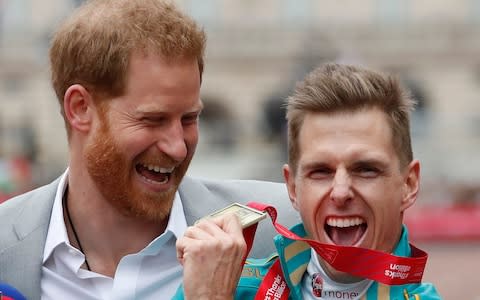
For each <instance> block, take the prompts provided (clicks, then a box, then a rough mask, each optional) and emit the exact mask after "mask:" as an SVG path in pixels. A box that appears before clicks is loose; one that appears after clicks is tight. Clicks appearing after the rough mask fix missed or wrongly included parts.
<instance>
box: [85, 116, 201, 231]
mask: <svg viewBox="0 0 480 300" xmlns="http://www.w3.org/2000/svg"><path fill="white" fill-rule="evenodd" d="M120 149H121V147H120V146H118V145H117V144H116V142H115V140H114V139H113V135H112V134H111V132H110V130H109V126H108V124H107V121H106V120H105V118H103V120H102V126H101V128H100V130H99V131H98V133H96V135H95V137H94V142H93V143H92V144H89V145H88V146H87V147H86V148H85V152H84V157H85V160H86V166H87V171H88V173H89V174H90V176H91V177H92V180H93V181H94V183H95V185H96V187H97V188H98V190H99V191H100V193H101V195H102V196H103V197H104V198H105V199H106V200H107V201H108V202H109V203H110V204H111V205H112V206H113V207H115V208H116V209H117V210H118V211H119V212H120V213H121V214H122V215H124V216H129V217H136V218H143V219H145V220H149V221H153V222H162V221H165V220H166V218H168V215H169V213H170V210H171V208H172V204H173V200H174V197H175V192H176V191H177V189H178V186H179V184H180V181H181V180H182V178H183V176H184V175H185V173H186V171H187V168H188V165H189V164H190V161H191V158H192V156H191V155H190V156H189V157H187V158H186V159H185V160H184V161H183V162H182V163H181V164H180V165H178V166H177V167H176V168H175V170H174V171H173V173H172V174H171V175H170V179H169V180H173V181H174V184H173V185H172V187H171V188H170V189H169V190H167V191H164V192H151V191H146V190H141V189H140V188H139V186H138V185H135V184H134V180H135V179H134V177H135V176H138V175H137V174H135V172H136V169H135V165H134V162H131V161H129V160H128V159H127V157H126V156H125V155H124V154H123V153H122V152H121V150H120ZM145 156H147V155H145ZM139 161H142V162H144V161H156V162H161V163H166V164H167V165H170V166H171V165H173V164H172V159H170V158H168V157H165V155H162V156H161V157H159V156H156V157H155V158H154V157H151V156H150V157H140V159H139Z"/></svg>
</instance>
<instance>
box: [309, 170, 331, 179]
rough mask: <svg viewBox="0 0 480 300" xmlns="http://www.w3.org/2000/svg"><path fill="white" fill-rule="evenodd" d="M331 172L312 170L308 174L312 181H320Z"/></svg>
mask: <svg viewBox="0 0 480 300" xmlns="http://www.w3.org/2000/svg"><path fill="white" fill-rule="evenodd" d="M332 172H333V171H332V170H331V169H328V168H319V169H315V170H312V172H311V173H310V177H311V178H313V179H321V178H326V177H328V176H330V175H331V174H332Z"/></svg>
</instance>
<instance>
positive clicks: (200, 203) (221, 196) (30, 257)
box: [0, 177, 300, 300]
mask: <svg viewBox="0 0 480 300" xmlns="http://www.w3.org/2000/svg"><path fill="white" fill-rule="evenodd" d="M58 184H59V179H57V180H55V181H54V182H52V183H50V184H48V185H45V186H42V187H40V188H38V189H36V190H33V191H31V192H28V193H26V194H23V195H20V196H17V197H15V198H12V199H10V200H8V201H6V202H4V203H3V204H1V205H0V282H5V283H8V284H10V285H12V286H14V287H15V288H17V289H18V290H19V291H20V292H22V293H23V294H24V295H25V296H26V297H27V299H31V300H35V299H40V296H41V290H40V279H41V272H42V259H43V250H44V248H45V240H46V236H47V231H48V225H49V221H50V214H51V211H52V207H53V202H54V199H55V193H56V190H57V187H58ZM179 193H180V197H181V199H182V204H183V208H184V211H185V217H186V219H187V223H188V224H189V225H191V224H193V223H194V222H195V221H196V220H197V219H199V218H201V217H203V216H205V215H207V214H209V213H211V212H213V211H215V210H217V209H220V208H223V207H225V206H227V205H228V204H230V203H232V202H240V203H246V202H248V201H258V202H264V203H270V204H274V205H275V206H276V207H277V209H278V211H279V221H280V222H281V223H282V224H284V225H286V226H287V227H289V226H291V225H294V224H295V223H298V222H300V218H299V217H298V215H297V214H296V212H295V211H294V210H293V209H292V208H291V205H290V201H289V200H288V196H287V191H286V187H285V185H284V184H279V183H271V182H262V181H248V180H228V181H219V180H205V179H193V178H190V177H185V178H184V179H183V181H182V183H181V185H180V188H179ZM274 235H275V232H274V229H273V227H272V225H271V222H270V220H266V221H263V222H261V224H260V225H259V226H258V230H257V235H256V238H255V242H254V247H253V249H252V252H250V256H251V257H263V256H267V255H268V254H270V253H271V252H273V251H274V246H273V241H272V238H273V236H274Z"/></svg>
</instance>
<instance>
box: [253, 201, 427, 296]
mask: <svg viewBox="0 0 480 300" xmlns="http://www.w3.org/2000/svg"><path fill="white" fill-rule="evenodd" d="M247 205H248V206H249V207H251V208H254V209H257V210H260V211H264V212H266V213H268V215H269V216H270V218H271V219H272V223H273V226H274V227H275V229H276V230H277V232H278V233H280V234H281V235H283V236H284V237H286V238H289V239H291V240H297V241H304V242H306V243H308V244H309V245H310V246H311V247H312V248H313V249H314V250H315V252H317V253H318V255H320V256H321V257H322V258H323V260H325V261H326V262H328V263H329V264H330V265H331V266H332V267H334V268H335V269H336V270H338V271H341V272H346V273H349V274H351V275H354V276H357V277H362V278H368V279H371V280H374V281H378V282H381V283H383V284H387V285H401V284H408V283H420V282H421V281H422V276H423V271H424V269H425V264H426V262H427V257H428V255H427V253H426V252H424V251H423V250H420V249H418V248H416V247H415V246H413V245H412V244H410V247H411V250H412V253H411V255H412V256H411V257H401V256H396V255H392V254H388V253H384V252H381V251H376V250H371V249H365V248H359V247H352V246H338V245H329V244H322V243H319V242H317V241H314V240H311V239H304V238H301V237H299V236H298V235H296V234H294V233H293V232H291V231H290V230H288V229H287V228H286V227H284V226H283V225H281V224H278V223H277V221H276V220H277V210H276V209H275V207H273V206H269V205H266V204H263V203H258V202H249V203H248V204H247ZM277 263H278V260H277ZM280 273H282V272H281V270H280ZM269 274H270V271H269V272H268V273H267V276H266V277H268V276H273V277H274V278H275V276H276V275H275V274H273V273H272V274H273V275H269ZM266 280H272V279H271V278H270V279H268V278H265V279H264V281H266ZM262 285H263V282H262ZM255 299H257V298H255ZM258 299H281V298H274V297H272V298H267V297H265V298H258Z"/></svg>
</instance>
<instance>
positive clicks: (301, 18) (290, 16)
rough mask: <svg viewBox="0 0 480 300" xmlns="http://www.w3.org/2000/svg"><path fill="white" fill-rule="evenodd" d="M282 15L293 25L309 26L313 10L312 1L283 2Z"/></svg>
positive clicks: (287, 0)
mask: <svg viewBox="0 0 480 300" xmlns="http://www.w3.org/2000/svg"><path fill="white" fill-rule="evenodd" d="M282 9H283V12H282V15H283V17H284V19H285V20H286V21H287V22H288V23H289V24H293V25H300V26H302V25H308V23H309V21H310V12H311V9H312V2H311V0H282Z"/></svg>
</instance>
